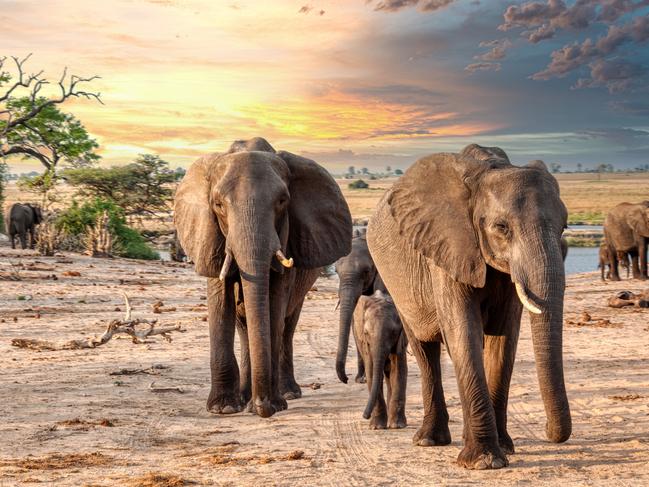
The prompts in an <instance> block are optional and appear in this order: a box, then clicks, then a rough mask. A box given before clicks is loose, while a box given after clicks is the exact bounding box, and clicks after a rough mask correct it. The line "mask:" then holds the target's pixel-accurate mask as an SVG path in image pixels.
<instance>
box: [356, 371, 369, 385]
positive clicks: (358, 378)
mask: <svg viewBox="0 0 649 487" xmlns="http://www.w3.org/2000/svg"><path fill="white" fill-rule="evenodd" d="M354 382H356V383H357V384H365V383H367V379H366V378H365V374H361V373H359V374H357V375H356V378H355V379H354Z"/></svg>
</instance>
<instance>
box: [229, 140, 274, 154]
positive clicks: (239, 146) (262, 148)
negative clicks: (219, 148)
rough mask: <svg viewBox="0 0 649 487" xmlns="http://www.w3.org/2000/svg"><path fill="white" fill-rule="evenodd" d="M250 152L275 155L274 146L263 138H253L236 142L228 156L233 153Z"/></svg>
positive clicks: (233, 143)
mask: <svg viewBox="0 0 649 487" xmlns="http://www.w3.org/2000/svg"><path fill="white" fill-rule="evenodd" d="M250 151H259V152H271V153H273V154H275V149H274V148H273V146H272V145H270V143H269V142H268V141H267V140H266V139H264V138H263V137H253V138H252V139H248V140H235V141H234V142H232V145H231V146H230V148H229V149H228V154H232V153H233V152H250Z"/></svg>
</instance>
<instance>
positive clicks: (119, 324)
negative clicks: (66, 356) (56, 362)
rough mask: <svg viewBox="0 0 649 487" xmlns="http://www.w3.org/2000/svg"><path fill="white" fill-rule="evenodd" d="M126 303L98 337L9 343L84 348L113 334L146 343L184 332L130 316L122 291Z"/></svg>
mask: <svg viewBox="0 0 649 487" xmlns="http://www.w3.org/2000/svg"><path fill="white" fill-rule="evenodd" d="M123 296H124V301H125V303H126V313H125V315H124V319H123V320H112V321H111V322H110V323H108V326H107V327H106V330H105V331H104V333H103V334H102V335H101V336H99V337H88V338H82V339H78V340H70V341H67V342H63V343H56V342H51V341H47V340H39V339H36V338H14V339H13V340H11V345H13V346H14V347H18V348H27V349H30V350H39V351H59V350H80V349H85V348H97V347H99V346H101V345H104V344H106V343H108V341H109V340H110V339H111V338H113V337H114V336H115V335H119V334H125V335H128V336H130V337H131V340H132V342H133V343H146V339H147V338H149V337H152V336H154V335H161V336H162V337H163V338H164V339H165V340H167V341H168V342H171V336H170V335H169V334H170V333H171V332H174V331H178V332H181V333H182V332H184V331H185V330H184V329H183V328H182V327H181V326H180V325H170V326H161V327H156V324H157V322H158V320H146V319H142V318H135V319H132V318H131V313H132V308H131V303H130V301H129V299H128V296H127V295H126V294H125V293H123ZM138 325H146V326H145V327H143V329H139V330H138V329H137V328H136V327H137V326H138Z"/></svg>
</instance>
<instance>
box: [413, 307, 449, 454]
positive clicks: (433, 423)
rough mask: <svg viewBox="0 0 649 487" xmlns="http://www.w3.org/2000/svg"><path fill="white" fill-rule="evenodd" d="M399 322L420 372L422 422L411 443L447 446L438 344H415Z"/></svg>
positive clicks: (445, 414)
mask: <svg viewBox="0 0 649 487" xmlns="http://www.w3.org/2000/svg"><path fill="white" fill-rule="evenodd" d="M401 321H402V322H403V323H404V329H405V330H406V335H407V336H408V342H409V343H410V348H411V349H412V352H413V354H414V355H415V358H416V359H417V364H418V365H419V370H420V371H421V394H422V396H423V400H424V420H423V422H422V425H421V426H420V427H419V429H418V430H417V432H416V433H415V436H414V437H413V438H412V441H413V443H414V444H415V445H418V446H435V445H448V444H449V443H451V432H450V430H449V429H448V411H447V409H446V401H445V400H444V389H443V387H442V367H441V363H440V355H441V353H440V351H441V343H440V342H421V341H419V340H417V338H415V337H414V336H413V335H412V333H410V332H409V331H408V327H407V326H406V325H405V321H404V320H403V317H401ZM404 389H405V387H404Z"/></svg>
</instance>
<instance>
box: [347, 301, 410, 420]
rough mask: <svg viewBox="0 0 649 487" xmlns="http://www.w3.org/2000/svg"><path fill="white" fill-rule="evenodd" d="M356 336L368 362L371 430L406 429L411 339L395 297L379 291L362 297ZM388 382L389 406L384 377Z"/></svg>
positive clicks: (367, 415)
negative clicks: (409, 339) (408, 354)
mask: <svg viewBox="0 0 649 487" xmlns="http://www.w3.org/2000/svg"><path fill="white" fill-rule="evenodd" d="M354 339H355V340H356V346H357V347H358V349H359V351H360V354H361V355H362V357H363V362H364V363H366V364H367V378H368V380H367V387H368V389H369V392H370V396H369V399H368V400H367V406H366V407H365V411H364V412H363V417H364V418H365V419H370V417H371V419H370V428H371V429H385V428H386V427H388V428H405V427H406V426H407V425H408V423H407V420H406V386H407V383H408V360H407V356H406V349H407V348H408V339H407V338H406V335H405V333H404V331H403V325H402V324H401V319H400V318H399V313H398V312H397V309H396V308H395V306H394V302H393V301H392V298H391V297H390V296H389V295H388V294H385V293H383V292H381V291H380V290H377V291H376V292H375V293H374V294H372V295H371V296H361V297H360V298H359V300H358V304H357V305H356V309H355V310H354ZM384 375H385V380H386V382H387V385H388V393H387V407H386V401H385V399H384V397H383V376H384Z"/></svg>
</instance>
